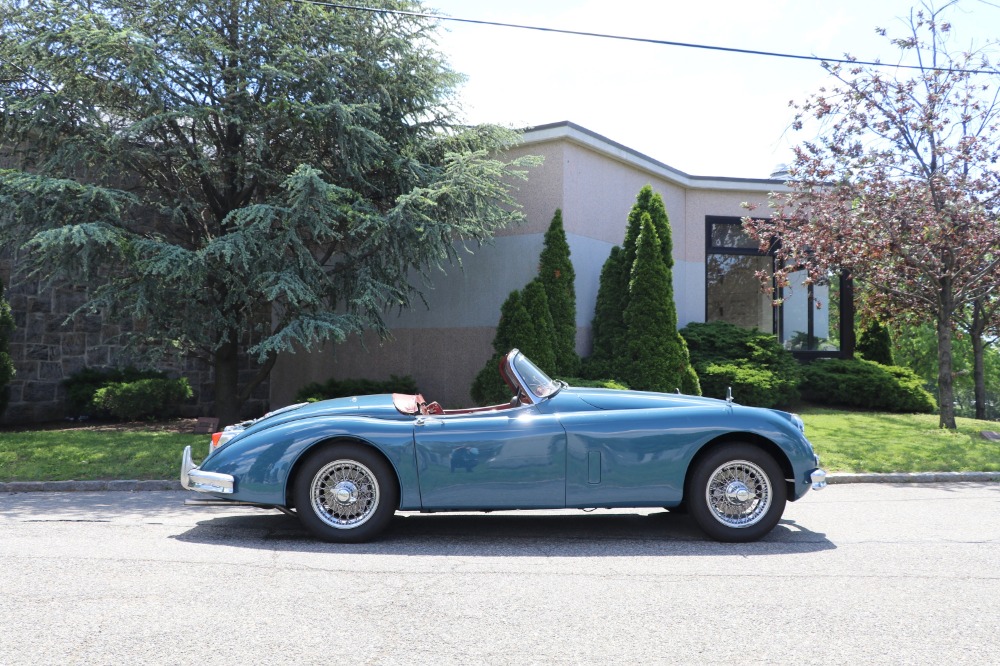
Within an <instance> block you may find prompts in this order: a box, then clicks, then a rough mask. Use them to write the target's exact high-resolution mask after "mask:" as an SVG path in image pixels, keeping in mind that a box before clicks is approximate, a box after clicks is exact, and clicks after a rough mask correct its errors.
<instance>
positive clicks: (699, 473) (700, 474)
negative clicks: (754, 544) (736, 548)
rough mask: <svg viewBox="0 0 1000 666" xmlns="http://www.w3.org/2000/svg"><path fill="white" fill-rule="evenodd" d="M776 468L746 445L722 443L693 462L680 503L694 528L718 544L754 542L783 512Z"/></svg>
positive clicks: (783, 499) (781, 481)
mask: <svg viewBox="0 0 1000 666" xmlns="http://www.w3.org/2000/svg"><path fill="white" fill-rule="evenodd" d="M786 499H787V490H786V488H785V478H784V474H783V473H782V471H781V467H779V466H778V463H777V462H775V460H774V458H772V457H771V456H770V455H769V454H767V453H766V452H765V451H763V450H761V449H760V448H758V447H756V446H753V445H751V444H743V443H733V444H725V445H723V446H720V447H718V448H717V449H715V450H713V451H711V452H709V453H708V455H706V456H705V457H703V458H701V459H700V460H698V461H697V463H696V464H695V466H694V468H693V469H692V471H691V475H690V477H689V478H688V485H687V488H686V491H685V501H686V503H687V505H688V507H689V509H690V512H691V516H692V517H693V518H694V520H695V522H696V523H698V526H699V527H700V528H701V529H702V530H703V531H704V532H705V533H706V534H707V535H708V536H710V537H711V538H713V539H716V540H717V541H730V542H745V541H756V540H757V539H760V538H761V537H762V536H764V535H765V534H767V533H768V532H770V531H771V530H772V529H774V526H775V525H777V524H778V520H780V519H781V514H782V513H784V511H785V502H786Z"/></svg>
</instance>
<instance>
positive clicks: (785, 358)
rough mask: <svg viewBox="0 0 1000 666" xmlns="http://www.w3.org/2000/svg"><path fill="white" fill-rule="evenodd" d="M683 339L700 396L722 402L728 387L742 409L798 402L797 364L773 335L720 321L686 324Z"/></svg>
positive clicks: (779, 405)
mask: <svg viewBox="0 0 1000 666" xmlns="http://www.w3.org/2000/svg"><path fill="white" fill-rule="evenodd" d="M681 335H682V336H683V337H684V339H685V340H686V341H687V345H688V349H689V351H690V354H691V365H693V366H694V368H695V370H696V371H697V373H698V378H699V379H700V380H701V390H702V393H703V395H706V396H709V397H712V398H725V397H726V389H728V388H729V387H732V389H733V397H734V398H735V400H736V401H737V402H739V403H740V404H744V405H752V406H755V407H785V406H789V405H793V404H795V403H796V402H797V401H798V400H799V391H798V383H799V363H798V362H797V361H796V360H795V358H794V357H793V356H792V353H791V352H790V351H788V350H787V349H784V348H783V347H782V346H781V343H779V342H778V339H777V338H776V337H775V336H774V335H771V334H769V333H764V332H763V331H760V330H758V329H755V328H754V329H748V328H742V327H740V326H736V325H735V324H729V323H727V322H722V321H713V322H709V323H694V322H693V323H690V324H688V325H687V326H685V327H684V328H683V329H681Z"/></svg>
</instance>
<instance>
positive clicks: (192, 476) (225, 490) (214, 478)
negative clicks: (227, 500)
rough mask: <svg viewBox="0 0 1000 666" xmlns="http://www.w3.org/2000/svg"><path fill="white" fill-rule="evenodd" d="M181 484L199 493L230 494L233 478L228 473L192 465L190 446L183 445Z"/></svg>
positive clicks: (233, 484)
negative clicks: (205, 469) (206, 470)
mask: <svg viewBox="0 0 1000 666" xmlns="http://www.w3.org/2000/svg"><path fill="white" fill-rule="evenodd" d="M181 485H182V486H183V487H184V488H186V489H187V490H196V491H198V492H201V493H220V494H223V495H229V494H232V492H233V488H234V486H235V479H234V478H233V477H232V475H230V474H220V473H218V472H203V471H201V470H200V469H198V468H197V467H195V466H194V460H193V459H192V458H191V447H190V446H185V447H184V453H183V454H182V455H181Z"/></svg>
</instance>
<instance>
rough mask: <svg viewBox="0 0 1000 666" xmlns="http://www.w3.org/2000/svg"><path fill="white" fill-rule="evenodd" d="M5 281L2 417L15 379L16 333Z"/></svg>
mask: <svg viewBox="0 0 1000 666" xmlns="http://www.w3.org/2000/svg"><path fill="white" fill-rule="evenodd" d="M3 290H4V287H3V280H0V415H2V414H3V412H4V410H5V409H7V402H8V401H9V399H10V392H9V389H8V387H7V385H8V384H10V380H11V379H13V378H14V362H13V361H12V360H11V358H10V335H11V333H13V332H14V315H12V314H11V311H10V303H8V302H7V300H6V299H5V298H4V297H3Z"/></svg>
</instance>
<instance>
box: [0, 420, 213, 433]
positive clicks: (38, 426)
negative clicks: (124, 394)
mask: <svg viewBox="0 0 1000 666" xmlns="http://www.w3.org/2000/svg"><path fill="white" fill-rule="evenodd" d="M197 420H198V419H170V420H168V421H98V420H93V421H50V422H47V423H27V424H21V425H0V432H27V431H32V430H93V431H96V432H179V433H193V432H194V426H195V423H196V422H197Z"/></svg>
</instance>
